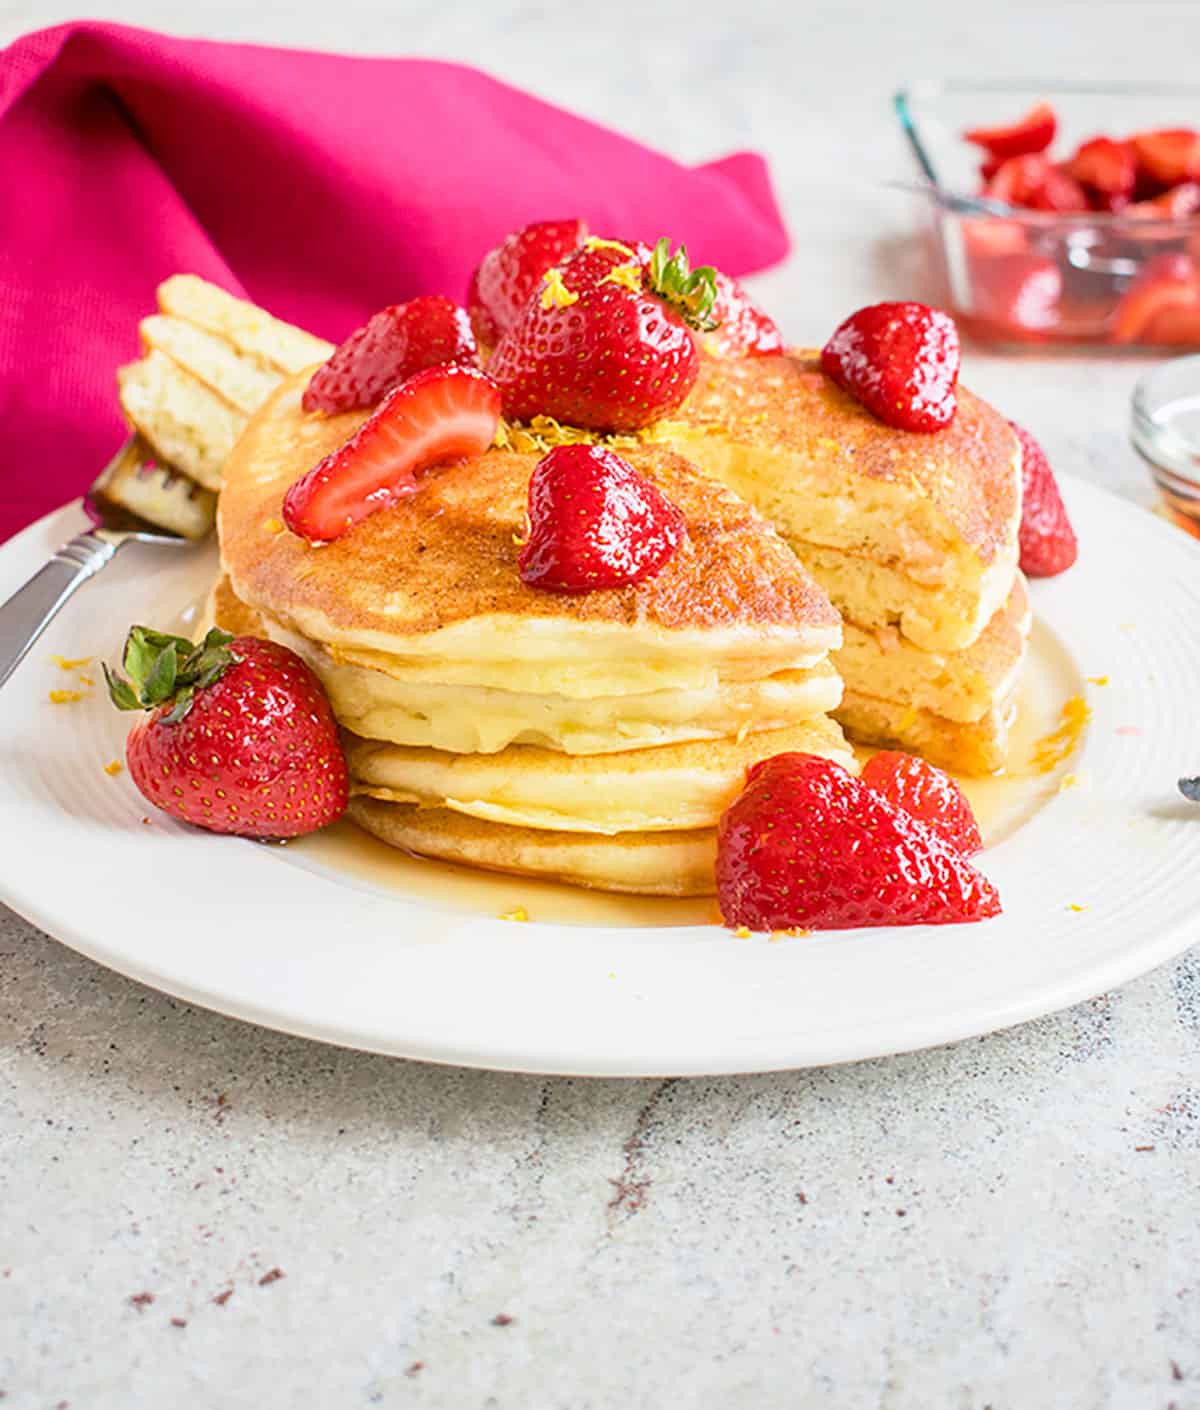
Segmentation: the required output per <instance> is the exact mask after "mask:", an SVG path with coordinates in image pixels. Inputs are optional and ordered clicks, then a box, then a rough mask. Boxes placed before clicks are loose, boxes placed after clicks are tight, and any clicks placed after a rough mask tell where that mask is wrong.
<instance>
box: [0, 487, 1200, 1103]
mask: <svg viewBox="0 0 1200 1410" xmlns="http://www.w3.org/2000/svg"><path fill="white" fill-rule="evenodd" d="M1065 489H1066V491H1067V494H1068V503H1069V505H1070V509H1071V513H1072V516H1073V518H1074V521H1075V524H1076V527H1077V529H1078V532H1079V537H1080V541H1081V543H1082V545H1083V549H1082V553H1081V556H1080V560H1079V563H1078V564H1077V566H1076V567H1075V568H1074V569H1073V570H1072V571H1071V572H1070V573H1067V574H1066V575H1064V576H1063V577H1061V578H1057V579H1054V580H1051V581H1046V582H1040V583H1035V584H1034V587H1033V599H1034V607H1035V611H1036V613H1037V617H1038V628H1037V631H1036V634H1035V642H1034V657H1035V674H1036V675H1037V677H1038V679H1039V682H1040V685H1039V689H1041V690H1042V692H1043V693H1044V694H1045V695H1046V696H1047V698H1053V702H1054V705H1055V707H1056V706H1057V704H1058V703H1061V699H1062V698H1063V697H1065V696H1067V695H1070V694H1072V693H1074V692H1075V691H1083V692H1086V694H1087V696H1088V699H1089V703H1090V704H1091V706H1092V709H1093V717H1092V720H1091V723H1090V725H1089V726H1088V728H1087V730H1086V733H1085V735H1084V738H1083V741H1082V744H1081V746H1080V748H1079V750H1078V751H1077V753H1076V755H1075V757H1074V758H1073V759H1072V760H1071V761H1070V762H1069V763H1067V764H1066V765H1064V768H1066V769H1069V770H1070V771H1071V775H1072V777H1071V778H1069V779H1067V783H1068V784H1071V783H1072V782H1073V781H1074V780H1075V779H1077V780H1078V782H1076V783H1074V786H1067V787H1062V786H1061V785H1062V770H1060V771H1059V772H1058V773H1057V774H1052V775H1050V776H1048V777H1047V778H1045V779H1040V780H1038V781H1037V782H1036V783H1034V784H1026V785H1024V788H1025V793H1024V795H1023V796H1022V797H1021V798H1020V799H1019V800H1018V806H1016V807H1015V811H1014V808H1013V807H1012V806H1009V807H1008V809H1007V816H1006V817H1005V818H1002V819H1000V820H999V824H1000V827H999V830H1000V833H1001V834H1002V835H1001V837H1000V840H999V841H997V842H996V843H995V845H993V846H990V847H989V849H988V851H987V852H986V854H985V856H984V858H983V866H984V867H985V869H986V870H987V871H988V873H989V874H990V875H991V876H992V877H993V879H994V880H995V881H996V882H997V884H998V885H999V887H1000V890H1001V893H1002V896H1003V899H1004V904H1005V914H1004V915H1003V917H1002V918H1000V919H998V920H995V921H992V922H989V923H987V924H983V925H976V926H951V927H923V928H919V929H907V930H902V929H897V930H876V931H863V932H842V933H832V934H828V935H823V936H814V937H811V938H794V939H786V940H783V941H776V942H772V941H770V940H769V939H768V938H766V937H755V938H753V939H750V940H739V939H737V938H736V937H735V936H733V935H732V934H731V933H730V932H729V931H727V930H724V929H722V928H721V927H719V926H717V925H715V924H705V923H701V924H697V923H695V920H696V917H697V916H698V915H699V916H703V915H705V914H709V913H711V908H710V907H708V905H707V903H704V904H703V905H700V906H699V908H698V905H697V903H641V902H616V901H611V902H610V901H605V900H602V899H600V900H594V899H593V900H589V901H587V902H586V903H583V904H580V905H579V906H578V907H577V908H575V909H571V908H570V907H569V905H568V910H567V911H566V912H564V910H563V907H564V904H568V903H567V902H566V899H565V895H566V888H557V887H553V888H552V887H537V886H530V885H529V884H528V883H525V882H521V881H519V880H517V879H504V880H484V879H480V878H475V879H473V880H472V879H463V878H462V875H461V874H457V873H455V871H454V869H447V868H443V867H440V866H439V865H438V864H435V863H428V862H416V861H409V860H405V859H402V858H400V857H399V856H398V855H397V854H393V853H390V852H388V853H387V861H385V862H381V861H380V860H379V853H381V852H383V851H384V850H385V849H382V848H379V847H378V846H375V847H374V848H372V846H371V845H370V844H368V843H367V842H366V840H365V839H364V841H363V844H362V845H363V847H364V848H366V851H361V850H360V849H359V848H357V847H355V846H353V845H352V838H353V837H357V836H358V834H357V833H355V832H354V830H353V829H348V828H344V829H343V836H342V837H341V838H340V839H338V838H336V837H335V838H334V839H333V840H332V841H331V842H329V843H320V844H317V845H313V844H310V843H308V842H305V843H302V844H299V845H298V846H296V845H293V846H289V847H287V848H278V847H266V846H262V845H257V844H254V843H250V842H244V841H241V840H237V839H230V838H218V837H212V836H208V835H205V834H203V833H199V832H192V831H189V830H187V829H185V828H183V827H181V826H177V825H175V824H174V823H172V822H171V821H169V820H168V819H166V818H165V817H163V816H161V815H157V814H156V815H155V816H154V817H153V818H151V819H150V820H149V821H147V822H144V821H143V819H144V818H145V816H146V814H147V813H148V811H149V810H148V808H147V807H146V806H145V805H144V804H143V802H142V800H141V798H140V797H139V795H138V794H137V792H136V790H135V789H134V787H133V785H132V784H131V783H130V781H129V778H128V775H127V774H121V775H118V776H116V777H110V776H109V775H108V774H106V773H105V771H104V765H105V764H106V763H108V762H109V761H110V760H112V759H114V758H119V757H121V756H122V744H123V739H124V733H125V729H126V727H127V725H128V718H127V717H122V716H119V715H118V714H117V713H116V711H114V710H112V709H111V708H110V707H109V705H108V703H107V701H106V699H105V698H104V694H103V688H102V681H101V680H100V677H99V673H98V671H96V670H88V671H87V674H88V675H89V676H90V678H91V679H92V680H94V682H95V686H94V687H93V688H91V689H90V690H89V689H88V687H86V686H84V687H82V688H83V690H84V691H85V698H84V699H82V700H81V701H78V702H76V703H72V704H64V705H53V704H50V703H49V701H48V693H49V692H50V691H51V690H53V689H64V688H67V689H69V688H72V686H73V685H75V684H76V678H77V676H78V675H79V674H80V673H79V672H77V671H76V672H69V671H67V672H64V671H63V670H62V669H61V668H60V667H59V666H57V665H55V664H54V663H53V661H52V659H51V658H52V656H53V655H54V654H56V653H57V654H59V655H62V656H65V657H79V656H91V655H95V654H96V653H103V654H105V655H107V656H108V657H109V659H115V658H116V655H117V652H118V650H119V648H120V644H121V641H122V638H123V636H124V632H125V630H126V628H127V626H128V625H129V623H130V622H133V621H147V622H151V623H153V624H155V625H164V626H165V625H170V624H171V623H173V622H176V621H178V620H179V617H180V614H181V613H186V610H187V609H188V608H189V607H190V606H194V604H195V603H196V602H197V601H198V600H199V599H200V597H201V596H202V595H203V592H204V589H205V587H206V585H207V582H208V581H209V580H210V579H211V575H212V571H213V562H214V553H213V550H212V549H211V548H208V549H200V550H195V549H193V550H189V551H186V552H174V551H171V550H164V549H157V550H156V549H149V548H129V549H127V550H125V551H124V552H123V553H122V554H121V555H120V556H119V557H118V558H117V559H116V560H115V562H114V563H113V564H112V565H111V566H110V567H109V568H108V569H106V570H105V572H104V574H103V575H102V576H101V578H100V579H98V580H97V581H96V582H95V583H92V584H89V585H88V586H87V587H85V588H84V589H83V590H82V592H81V593H80V594H79V596H78V597H77V598H76V599H75V601H74V602H73V603H71V604H70V605H69V607H68V608H67V610H66V611H65V612H64V613H63V615H62V617H61V618H60V619H59V621H58V622H57V623H56V624H55V625H54V626H53V627H52V628H51V630H50V632H49V633H48V634H47V636H46V637H45V638H43V640H42V641H41V642H40V643H39V644H38V646H37V647H35V649H34V651H33V653H32V654H31V656H30V657H29V659H28V660H27V661H26V662H25V663H24V665H23V666H22V667H21V669H20V671H19V672H18V673H17V675H16V676H14V677H13V679H12V681H11V682H10V683H9V685H8V686H7V687H6V688H5V689H4V690H3V691H2V692H0V827H2V829H3V832H2V835H3V838H4V847H3V854H2V857H3V860H2V862H0V871H2V876H0V890H2V893H3V898H4V900H6V901H7V902H8V903H9V904H10V905H11V906H13V907H14V908H15V909H16V910H17V911H19V912H21V914H23V915H24V916H26V917H27V918H28V919H29V920H31V921H33V922H34V923H36V924H37V925H39V926H41V927H43V928H44V929H45V930H47V931H49V932H50V934H52V935H55V936H57V937H58V938H59V939H60V940H62V941H63V942H65V943H66V944H67V945H69V946H71V947H72V948H74V949H76V950H79V951H81V952H82V953H83V954H85V955H88V956H90V957H91V958H93V959H95V960H97V961H98V962H99V963H101V964H104V965H108V966H110V967H111V968H113V969H115V970H118V971H120V972H121V973H123V974H127V975H129V976H131V977H133V978H135V979H139V980H141V981H142V982H144V983H146V984H149V985H152V986H153V987H155V988H157V989H162V990H164V991H166V992H168V993H171V994H175V995H178V996H180V997H182V998H184V999H188V1000H192V1001H194V1002H196V1003H198V1004H201V1005H204V1006H206V1007H209V1008H212V1009H217V1010H219V1011H220V1012H222V1013H227V1014H232V1015H235V1016H237V1017H239V1018H244V1019H250V1020H252V1021H254V1022H257V1023H262V1024H266V1025H268V1026H270V1027H273V1028H279V1029H283V1030H285V1031H287V1032H291V1033H299V1034H304V1035H307V1036H309V1037H312V1038H318V1039H322V1040H324V1041H327V1042H332V1043H341V1044H345V1045H347V1046H351V1047H356V1048H364V1049H371V1050H376V1051H379V1052H386V1053H395V1054H400V1055H403V1056H406V1057H414V1058H424V1059H429V1060H432V1061H437V1062H450V1063H464V1064H470V1065H474V1066H481V1067H495V1068H509V1069H517V1070H524V1071H534V1072H553V1073H592V1074H607V1075H625V1076H641V1075H651V1074H674V1073H680V1074H686V1073H720V1072H742V1071H753V1070H763V1069H771V1068H787V1067H799V1066H806V1065H810V1064H816V1063H827V1062H841V1061H845V1060H848V1059H853V1058H864V1057H871V1056H877V1055H880V1054H885V1053H894V1052H900V1051H904V1050H908V1049H913V1048H918V1047H923V1046H927V1045H929V1044H934V1043H940V1042H945V1041H948V1040H951V1039H956V1038H962V1037H966V1036H968V1035H971V1034H978V1033H984V1032H988V1031H991V1030H993V1029H996V1028H1002V1027H1004V1026H1006V1025H1008V1024H1013V1023H1017V1022H1019V1021H1021V1020H1023V1019H1028V1018H1031V1017H1034V1016H1036V1015H1039V1014H1044V1013H1048V1012H1051V1011H1053V1010H1055V1009H1059V1008H1062V1007H1064V1006H1065V1005H1068V1004H1071V1003H1074V1002H1077V1001H1078V1000H1081V999H1084V998H1087V997H1090V996H1092V995H1094V994H1097V993H1100V992H1102V991H1103V990H1105V989H1108V988H1111V987H1112V986H1113V985H1115V984H1119V983H1121V982H1122V981H1124V980H1127V979H1130V978H1132V977H1133V976H1135V975H1138V974H1141V973H1143V972H1144V971H1146V970H1148V969H1150V968H1152V967H1153V966H1155V965H1157V964H1160V963H1161V962H1163V961H1164V960H1166V959H1169V958H1170V957H1171V956H1172V955H1174V954H1176V953H1178V952H1179V951H1181V950H1182V949H1184V948H1185V947H1186V946H1187V944H1188V943H1189V941H1190V939H1191V938H1192V937H1193V936H1194V935H1195V924H1196V916H1197V914H1198V913H1200V867H1198V866H1197V865H1196V861H1197V842H1198V841H1200V809H1196V808H1194V807H1193V806H1192V805H1189V804H1187V803H1185V802H1184V801H1183V800H1182V799H1181V798H1179V796H1178V794H1177V793H1176V789H1175V780H1176V778H1177V776H1178V775H1179V774H1180V773H1182V772H1186V771H1189V770H1193V771H1200V727H1198V726H1197V701H1200V551H1198V549H1197V547H1196V545H1194V544H1192V543H1191V542H1189V541H1188V540H1187V539H1186V538H1185V536H1184V535H1183V534H1181V533H1179V532H1178V531H1177V530H1175V529H1173V528H1171V527H1170V526H1168V525H1167V524H1165V523H1163V522H1160V521H1159V520H1157V519H1155V518H1153V517H1152V516H1150V515H1148V514H1145V513H1143V512H1141V511H1139V510H1138V509H1136V508H1135V507H1133V506H1132V505H1130V504H1128V503H1125V502H1123V501H1119V500H1117V499H1115V498H1113V497H1111V496H1109V495H1106V494H1104V493H1102V492H1100V491H1098V490H1096V489H1094V488H1092V487H1090V486H1088V485H1086V484H1082V483H1080V482H1068V483H1067V484H1066V486H1065ZM81 521H82V516H81V514H80V512H79V510H78V509H77V508H75V507H71V508H68V509H64V510H62V511H60V512H59V513H57V514H55V515H51V516H49V517H48V518H47V519H44V520H42V521H41V522H40V523H38V524H36V525H34V526H33V527H32V528H30V529H29V530H27V531H26V532H25V533H23V534H22V535H20V536H19V537H18V538H16V539H14V540H13V541H12V542H10V543H9V544H8V545H6V546H5V547H4V548H3V549H2V550H0V595H7V593H8V592H10V591H11V590H12V589H13V588H15V587H16V586H17V585H18V584H19V583H20V582H21V581H23V580H24V578H25V577H26V576H28V574H29V573H30V572H31V571H33V569H35V568H36V567H37V566H38V564H39V563H40V562H41V561H42V560H43V559H44V558H45V557H46V556H47V555H48V554H49V553H50V552H51V551H52V550H53V549H54V548H56V547H57V546H58V545H59V544H60V543H61V542H62V541H64V540H65V539H66V538H68V537H69V536H70V535H71V534H72V533H74V532H76V531H77V529H78V528H79V527H80V524H81ZM1088 677H1107V684H1085V682H1086V681H1087V678H1088ZM1009 801H1010V803H1011V801H1012V800H1011V799H1010V800H1009ZM363 858H366V860H365V861H364V860H363ZM372 859H374V860H372ZM388 862H391V863H394V865H393V866H391V867H390V869H389V866H388ZM520 904H524V905H525V906H526V908H527V909H528V911H529V912H530V916H531V921H530V923H529V924H516V923H513V922H512V921H509V920H502V919H499V915H500V914H501V912H503V911H507V910H508V909H510V908H511V907H513V906H516V905H520ZM542 916H560V917H565V918H562V919H558V920H553V921H551V922H548V923H547V922H545V921H544V920H540V919H539V917H542Z"/></svg>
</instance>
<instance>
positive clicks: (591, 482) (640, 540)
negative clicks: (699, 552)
mask: <svg viewBox="0 0 1200 1410" xmlns="http://www.w3.org/2000/svg"><path fill="white" fill-rule="evenodd" d="M686 533H687V526H686V523H685V520H684V517H683V515H682V513H680V511H679V509H678V508H677V507H676V506H675V505H674V504H672V503H671V501H670V500H669V499H667V497H666V495H664V494H663V493H662V491H661V490H660V489H659V488H658V486H657V485H655V484H654V483H653V481H651V480H649V479H647V478H646V476H645V475H642V474H641V473H640V472H639V471H637V470H635V469H634V467H633V466H632V465H630V463H629V462H628V461H627V460H625V459H624V458H623V457H621V456H619V455H618V454H617V453H616V451H612V450H609V449H607V448H606V447H604V446H597V445H565V446H555V447H554V449H553V450H552V451H550V452H549V453H548V454H547V455H546V456H545V457H544V458H543V459H542V460H540V461H539V462H538V463H537V465H536V466H535V467H534V471H533V475H532V476H531V477H530V480H529V537H528V538H527V540H526V542H525V544H524V546H523V547H522V549H521V558H520V564H519V567H520V574H521V581H522V582H524V583H528V584H529V586H530V587H536V588H543V589H545V590H546V591H547V592H568V593H581V592H597V591H600V590H601V589H604V588H620V587H628V586H630V585H631V584H632V583H640V582H641V581H642V579H643V578H650V577H653V576H654V574H655V573H657V572H658V571H659V569H660V568H661V567H662V566H663V564H664V563H666V561H667V559H668V558H670V557H671V555H672V554H673V553H674V552H675V550H676V549H677V548H678V547H679V545H680V543H682V541H683V539H684V537H685V536H686Z"/></svg>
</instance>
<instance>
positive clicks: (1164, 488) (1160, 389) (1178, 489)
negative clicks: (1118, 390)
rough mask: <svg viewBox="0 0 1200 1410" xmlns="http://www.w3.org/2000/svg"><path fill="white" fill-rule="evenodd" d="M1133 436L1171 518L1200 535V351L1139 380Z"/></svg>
mask: <svg viewBox="0 0 1200 1410" xmlns="http://www.w3.org/2000/svg"><path fill="white" fill-rule="evenodd" d="M1129 437H1130V440H1132V441H1133V445H1134V448H1135V450H1137V451H1138V453H1139V454H1140V455H1141V457H1142V459H1143V460H1144V461H1145V462H1146V464H1147V465H1149V467H1150V473H1151V475H1153V477H1154V483H1155V484H1156V485H1157V486H1158V489H1159V492H1160V493H1161V495H1162V497H1163V499H1164V500H1165V501H1166V505H1167V508H1168V509H1169V510H1170V513H1171V518H1172V519H1174V520H1175V522H1176V523H1177V524H1178V525H1179V526H1180V528H1183V529H1186V530H1187V531H1188V533H1190V534H1193V535H1195V536H1196V537H1197V538H1200V355H1197V356H1194V357H1176V358H1172V359H1171V360H1170V361H1169V362H1164V363H1160V365H1159V366H1158V367H1156V368H1155V369H1154V370H1153V371H1152V372H1147V373H1146V375H1145V376H1144V377H1143V378H1142V379H1141V381H1140V382H1138V384H1137V386H1136V387H1135V388H1134V389H1133V402H1132V406H1131V411H1130V424H1129Z"/></svg>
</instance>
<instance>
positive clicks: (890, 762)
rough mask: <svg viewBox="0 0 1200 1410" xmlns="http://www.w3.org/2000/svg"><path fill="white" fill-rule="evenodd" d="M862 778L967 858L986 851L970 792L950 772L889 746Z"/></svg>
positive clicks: (867, 765)
mask: <svg viewBox="0 0 1200 1410" xmlns="http://www.w3.org/2000/svg"><path fill="white" fill-rule="evenodd" d="M861 778H862V781H863V782H864V783H865V784H866V785H867V787H868V788H873V789H874V790H875V792H876V793H879V794H881V795H882V796H883V797H884V798H886V799H887V800H888V802H889V803H892V804H894V805H895V806H896V807H897V808H903V809H904V811H905V812H906V813H911V814H912V815H913V817H914V818H917V819H918V820H919V821H921V822H923V823H924V824H925V826H926V827H928V828H930V829H931V830H932V831H934V832H936V833H937V835H938V836H939V837H940V838H941V839H942V841H943V842H946V843H948V844H949V845H950V846H951V847H953V848H954V850H955V851H956V852H961V853H962V855H963V856H964V857H973V856H974V855H975V853H976V852H979V851H982V850H983V838H982V837H981V836H980V835H979V824H978V823H977V822H976V821H975V814H974V813H973V812H972V811H971V805H970V803H968V802H967V799H966V795H965V794H964V793H963V791H962V789H961V788H959V786H958V784H957V783H955V781H954V780H953V779H952V778H951V777H950V775H949V774H947V773H943V772H942V770H941V769H937V768H934V766H933V765H932V764H928V763H926V762H925V760H924V759H919V758H917V756H916V755H915V754H905V753H902V752H901V751H900V750H898V749H885V750H883V751H882V752H880V753H879V754H873V755H872V756H871V757H870V758H869V759H868V760H867V762H866V763H865V764H864V765H863V771H862V774H861Z"/></svg>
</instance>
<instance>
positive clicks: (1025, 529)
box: [1008, 421, 1079, 578]
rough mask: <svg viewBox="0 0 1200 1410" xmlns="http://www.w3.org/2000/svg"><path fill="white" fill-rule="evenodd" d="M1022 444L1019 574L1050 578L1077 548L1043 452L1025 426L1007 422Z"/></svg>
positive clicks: (1063, 568) (1064, 566) (1061, 569)
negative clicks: (1020, 572)
mask: <svg viewBox="0 0 1200 1410" xmlns="http://www.w3.org/2000/svg"><path fill="white" fill-rule="evenodd" d="M1008 424H1009V425H1010V426H1011V427H1012V428H1013V431H1014V432H1015V433H1016V437H1017V440H1018V441H1020V443H1021V528H1020V535H1019V539H1020V550H1021V571H1022V572H1023V573H1027V574H1028V575H1029V576H1030V577H1031V578H1052V577H1054V576H1055V575H1056V574H1058V573H1062V572H1065V571H1066V570H1067V569H1068V568H1069V567H1070V566H1071V564H1072V563H1074V562H1075V559H1076V558H1077V556H1078V554H1079V545H1078V543H1077V542H1076V539H1075V530H1074V529H1073V528H1072V527H1071V521H1070V519H1069V518H1068V517H1067V507H1066V505H1065V504H1063V502H1062V495H1061V494H1059V492H1058V481H1057V480H1056V479H1055V478H1054V471H1053V470H1051V469H1050V462H1049V461H1048V460H1047V459H1046V452H1045V451H1044V450H1043V449H1042V448H1041V446H1040V445H1039V444H1038V442H1037V441H1036V440H1035V439H1034V438H1033V436H1031V435H1030V434H1029V432H1028V431H1027V430H1026V429H1025V428H1024V426H1018V425H1017V423H1016V422H1015V421H1010V422H1009V423H1008Z"/></svg>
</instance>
